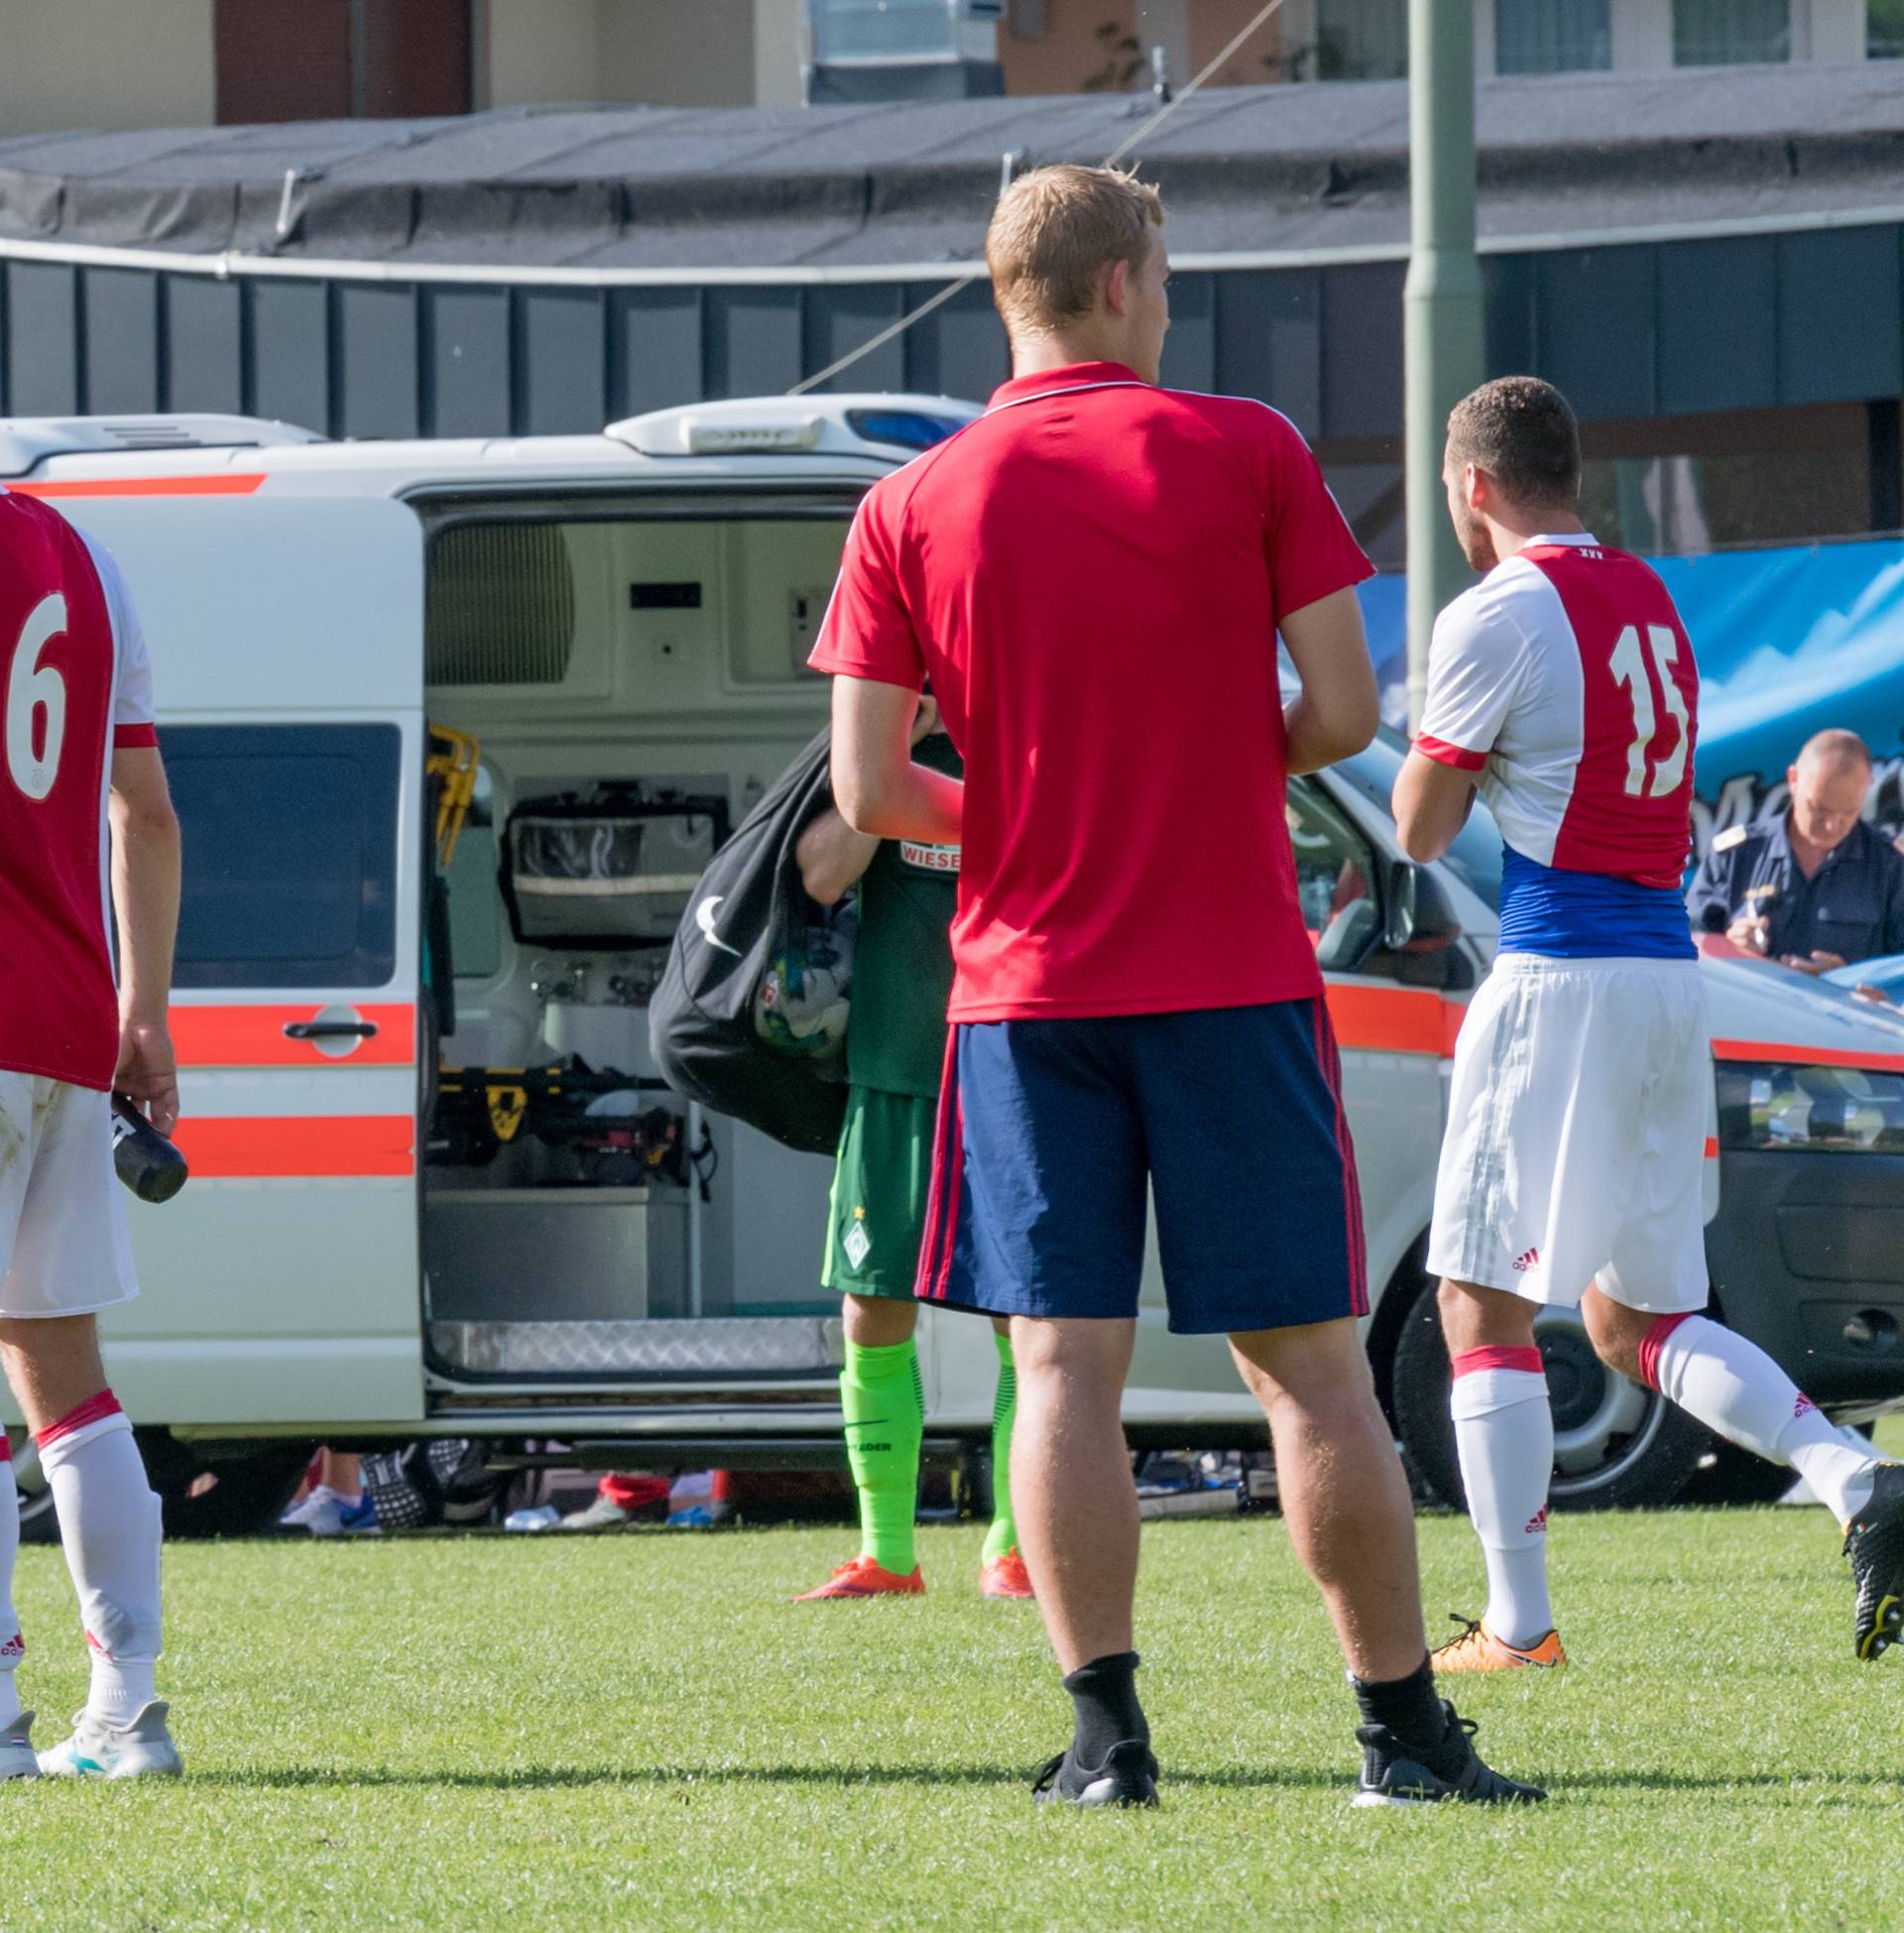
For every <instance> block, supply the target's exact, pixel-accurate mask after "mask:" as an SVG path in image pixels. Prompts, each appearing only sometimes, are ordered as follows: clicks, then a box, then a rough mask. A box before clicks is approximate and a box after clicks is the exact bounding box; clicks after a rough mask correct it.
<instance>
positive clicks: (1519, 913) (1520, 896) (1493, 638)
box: [1415, 534, 1699, 959]
mask: <svg viewBox="0 0 1904 1933" xmlns="http://www.w3.org/2000/svg"><path fill="white" fill-rule="evenodd" d="M1698 715H1699V670H1698V667H1697V665H1696V664H1694V662H1693V648H1692V645H1691V643H1690V642H1689V640H1688V639H1687V636H1686V628H1685V626H1684V625H1683V624H1682V623H1681V622H1680V618H1679V613H1678V612H1677V611H1676V610H1675V609H1674V608H1673V600H1672V598H1671V596H1670V595H1669V594H1668V592H1667V590H1666V586H1665V585H1664V584H1663V583H1661V582H1660V580H1659V577H1658V576H1657V575H1656V574H1655V572H1654V571H1653V570H1652V569H1651V568H1650V567H1649V566H1648V565H1646V564H1644V563H1642V562H1641V561H1640V560H1639V558H1637V557H1634V556H1629V555H1628V554H1627V553H1626V552H1625V551H1623V550H1612V549H1608V548H1607V547H1606V545H1604V544H1600V543H1598V542H1596V541H1595V539H1593V538H1592V537H1589V536H1586V535H1584V534H1583V535H1579V536H1571V537H1537V538H1535V539H1534V540H1533V541H1532V543H1530V544H1527V546H1526V547H1525V548H1524V549H1522V550H1521V551H1520V552H1519V554H1518V555H1516V556H1514V557H1510V558H1509V559H1508V560H1507V561H1506V562H1505V563H1502V564H1498V565H1496V566H1495V568H1494V569H1492V570H1490V571H1489V572H1488V573H1487V576H1486V577H1485V578H1483V579H1482V581H1481V582H1480V583H1479V584H1477V585H1476V586H1475V587H1474V589H1473V590H1470V591H1467V592H1464V593H1463V595H1462V596H1460V597H1458V598H1456V600H1455V601H1454V602H1453V603H1452V604H1451V605H1449V606H1448V608H1447V609H1446V610H1445V611H1444V612H1442V614H1441V616H1440V617H1439V618H1438V619H1437V620H1436V622H1435V635H1434V642H1433V645H1432V646H1431V648H1430V652H1429V659H1428V701H1427V706H1426V709H1425V711H1424V713H1423V717H1422V728H1421V734H1420V736H1419V737H1418V738H1417V740H1416V742H1415V749H1416V750H1417V751H1418V752H1421V753H1423V754H1425V755H1426V756H1427V757H1428V758H1431V759H1435V760H1438V761H1439V762H1440V763H1442V764H1443V765H1452V766H1456V767H1458V768H1460V769H1461V770H1462V771H1464V772H1473V773H1476V774H1478V775H1479V778H1478V785H1479V788H1480V791H1481V795H1482V796H1483V797H1484V798H1485V799H1486V800H1487V804H1488V807H1489V809H1490V810H1491V811H1492V812H1493V815H1494V820H1495V823H1496V824H1497V825H1498V826H1499V828H1500V832H1501V837H1502V838H1503V839H1504V840H1505V841H1506V846H1507V855H1506V863H1505V865H1504V867H1503V870H1502V877H1501V907H1500V950H1501V951H1502V952H1503V953H1513V952H1518V953H1541V954H1548V955H1552V956H1554V957H1556V958H1562V959H1578V958H1606V957H1628V958H1632V957H1638V958H1645V959H1690V958H1692V957H1693V945H1692V937H1691V933H1690V931H1689V929H1688V924H1687V919H1686V908H1685V903H1684V901H1683V900H1682V899H1681V897H1680V894H1681V884H1682V880H1683V878H1684V875H1685V871H1686V864H1687V860H1688V857H1689V854H1690V852H1691V847H1692V819H1691V813H1692V798H1693V747H1694V744H1695V741H1696V738H1697V734H1698Z"/></svg>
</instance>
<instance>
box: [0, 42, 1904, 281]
mask: <svg viewBox="0 0 1904 1933" xmlns="http://www.w3.org/2000/svg"><path fill="white" fill-rule="evenodd" d="M1152 108H1153V103H1152V101H1151V100H1150V98H1149V96H1148V95H1142V96H1123V95H1120V96H1106V95H1068V96H1061V97H1057V98H1051V99H1025V98H1016V99H1002V100H972V101H944V102H902V103H894V104H882V105H875V106H858V107H812V108H761V109H743V108H724V109H710V108H667V107H638V108H593V107H561V108H538V109H533V110H506V111H498V112H493V113H487V114H480V115H476V116H473V117H470V118H468V119H460V120H440V121H410V122H393V121H333V122H304V123H292V124H286V125H278V126H262V127H239V128H212V129H181V130H172V131H166V130H154V131H138V132H130V133H117V134H113V133H107V134H97V133H94V134H88V133H72V134H61V135H36V136H28V137H24V138H18V139H13V140H0V238H5V239H15V240H32V241H39V242H49V243H55V244H58V243H60V242H65V243H72V244H104V245H115V246H126V247H144V248H158V249H169V250H176V251H179V252H181V253H190V254H219V253H223V252H225V251H235V252H240V253H247V254H276V255H282V256H286V257H292V258H296V257H308V258H318V259H342V260H361V261H366V262H379V263H385V264H390V265H393V266H398V265H405V264H410V265H416V266H418V267H420V266H423V265H426V264H452V263H453V264H468V265H471V266H492V267H503V266H508V267H518V268H532V269H533V268H537V267H552V266H563V267H570V268H590V267H596V268H654V269H681V270H696V269H727V270H733V269H737V268H739V269H746V268H758V267H779V268H799V267H802V266H816V267H817V266H827V265H833V266H840V267H847V266H853V265H861V266H868V267H870V266H875V265H882V264H926V263H931V262H939V261H969V260H972V259H974V258H976V257H977V256H978V254H979V253H980V247H981V240H982V236H983V232H984V225H985V219H986V215H987V212H988V210H989V208H990V206H991V202H992V199H993V197H994V195H995V194H996V192H997V189H998V183H999V174H1000V157H1001V156H1002V155H1003V154H1004V153H1006V152H1007V151H1011V150H1015V151H1017V153H1018V154H1019V156H1020V158H1021V160H1020V166H1029V165H1033V164H1036V163H1038V162H1043V161H1058V160H1083V161H1095V160H1101V159H1102V158H1103V157H1104V156H1106V155H1107V154H1108V153H1110V152H1111V151H1112V150H1113V149H1114V148H1116V147H1118V146H1119V145H1120V144H1121V143H1123V142H1124V141H1125V140H1126V139H1127V137H1128V136H1129V135H1130V134H1131V133H1132V132H1133V131H1134V130H1135V129H1136V128H1138V127H1139V126H1140V125H1141V122H1142V119H1143V117H1144V116H1146V115H1147V114H1148V113H1150V112H1151V110H1152ZM1477 112H1478V132H1479V142H1480V147H1481V167H1480V176H1481V191H1482V204H1481V206H1482V212H1481V228H1482V233H1483V236H1484V237H1485V238H1494V239H1496V240H1500V241H1511V239H1512V238H1515V237H1530V238H1531V237H1536V236H1551V235H1555V234H1581V235H1589V234H1606V233H1608V232H1611V231H1619V230H1625V229H1632V228H1645V229H1674V228H1680V227H1688V226H1694V225H1699V224H1706V223H1711V222H1716V221H1737V220H1740V219H1747V220H1749V219H1754V218H1770V219H1771V220H1772V221H1774V222H1775V221H1776V220H1777V219H1778V218H1779V217H1780V216H1782V215H1787V214H1790V215H1798V214H1800V213H1803V215H1805V216H1806V217H1808V220H1809V222H1810V223H1815V222H1816V220H1817V218H1818V217H1819V216H1820V215H1821V214H1823V215H1830V214H1832V213H1834V212H1846V213H1848V212H1850V211H1853V210H1863V209H1874V208H1879V207H1886V206H1889V207H1896V206H1897V205H1899V204H1904V69H1900V68H1899V67H1897V66H1893V65H1891V64H1890V63H1887V62H1873V63H1869V64H1862V65H1857V66H1845V67H1820V66H1812V65H1794V66H1781V67H1771V66H1763V67H1708V68H1698V69H1691V70H1682V71H1678V72H1672V73H1659V74H1652V73H1640V74H1636V73H1590V74H1566V75H1557V76H1550V77H1543V78H1539V79H1530V78H1526V77H1520V76H1516V77H1512V78H1498V79H1491V80H1486V81H1483V82H1482V83H1481V86H1480V90H1479V98H1478V104H1477ZM1406 140H1407V90H1406V86H1405V84H1404V83H1401V82H1387V81H1377V82H1355V83H1346V82H1328V83H1309V84H1302V85H1281V86H1267V87H1246V88H1224V89H1211V90H1209V91H1206V92H1204V93H1202V94H1199V95H1197V96H1196V97H1194V98H1193V99H1191V100H1190V101H1188V102H1186V103H1185V104H1184V105H1183V107H1182V108H1181V109H1180V110H1179V111H1178V112H1177V113H1176V114H1175V115H1174V116H1173V117H1172V118H1171V120H1170V121H1169V122H1168V123H1167V124H1166V125H1165V126H1164V127H1163V128H1161V129H1160V130H1159V131H1157V132H1156V133H1155V134H1153V135H1151V136H1148V137H1146V138H1145V139H1144V140H1143V141H1142V143H1141V144H1140V145H1139V147H1138V148H1137V149H1136V151H1135V153H1134V155H1133V157H1132V159H1133V160H1134V161H1135V162H1137V163H1138V164H1139V165H1140V166H1141V167H1142V169H1143V172H1144V173H1145V174H1146V176H1148V177H1149V178H1150V179H1153V180H1156V181H1159V182H1161V184H1162V185H1163V187H1164V189H1165V191H1166V193H1167V194H1168V196H1169V200H1170V210H1171V243H1172V248H1173V251H1174V252H1175V253H1176V254H1178V255H1179V256H1182V255H1201V254H1219V253H1224V254H1227V253H1235V252H1244V251H1255V250H1285V249H1287V250H1301V249H1311V248H1330V249H1344V250H1349V251H1357V250H1365V249H1366V250H1368V251H1369V252H1371V253H1374V252H1390V251H1392V250H1393V249H1394V248H1395V247H1396V246H1398V245H1400V244H1403V243H1405V241H1406V239H1407V228H1408V212H1407V172H1406ZM288 170H297V171H298V173H299V177H300V179H299V180H298V181H297V184H296V186H295V189H294V193H293V200H292V208H293V212H294V219H293V221H292V223H291V226H290V229H289V232H288V233H287V235H286V236H284V237H283V238H280V236H279V234H278V222H279V216H280V209H281V202H282V198H283V195H284V184H285V176H286V173H287V171H288Z"/></svg>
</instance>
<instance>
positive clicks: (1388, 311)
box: [1319, 262, 1406, 436]
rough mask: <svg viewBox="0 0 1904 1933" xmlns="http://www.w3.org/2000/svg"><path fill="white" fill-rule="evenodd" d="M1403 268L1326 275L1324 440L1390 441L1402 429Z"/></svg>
mask: <svg viewBox="0 0 1904 1933" xmlns="http://www.w3.org/2000/svg"><path fill="white" fill-rule="evenodd" d="M1405 273H1406V271H1405V270H1404V269H1403V268H1402V265H1401V264H1400V263H1399V262H1367V263H1363V262H1358V263H1351V264H1349V265H1347V266H1345V267H1343V268H1339V269H1325V270H1324V271H1323V272H1322V424H1321V428H1320V432H1319V433H1320V434H1322V435H1324V436H1392V435H1394V434H1395V433H1396V432H1397V431H1398V430H1399V429H1400V427H1401V284H1402V279H1403V276H1404V274H1405Z"/></svg>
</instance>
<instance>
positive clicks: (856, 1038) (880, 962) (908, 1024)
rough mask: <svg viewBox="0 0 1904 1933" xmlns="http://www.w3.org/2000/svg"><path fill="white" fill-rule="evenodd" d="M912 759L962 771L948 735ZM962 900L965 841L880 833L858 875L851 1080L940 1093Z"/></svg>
mask: <svg viewBox="0 0 1904 1933" xmlns="http://www.w3.org/2000/svg"><path fill="white" fill-rule="evenodd" d="M912 756H913V758H914V759H915V760H916V761H917V762H918V763H919V764H920V765H922V766H928V767H930V768H931V770H932V771H934V772H943V773H945V774H946V775H947V776H948V777H950V778H953V779H959V778H963V777H964V774H965V766H964V762H963V761H962V760H961V759H960V757H959V755H958V752H957V751H956V750H955V749H954V747H953V744H952V741H951V740H950V739H949V738H947V737H946V736H945V734H944V733H943V732H934V733H933V734H932V736H931V737H930V738H928V739H925V740H924V741H923V742H922V743H921V744H919V746H918V747H917V748H916V749H915V750H914V751H913V754H912ZM958 900H959V849H958V847H957V846H924V845H918V844H915V843H914V842H913V841H912V840H910V839H883V840H881V842H880V849H879V851H878V852H877V853H875V854H874V856H873V863H872V865H871V866H869V867H868V868H867V869H866V875H865V877H864V878H863V879H862V880H861V881H860V929H859V936H858V938H857V940H856V941H855V942H854V949H853V1004H852V1008H851V1011H850V1013H849V1016H848V1020H847V1031H846V1077H847V1079H848V1081H849V1082H851V1083H852V1085H853V1086H855V1087H870V1088H877V1089H878V1090H879V1091H880V1092H881V1093H884V1094H911V1095H916V1096H919V1097H921V1098H923V1099H927V1100H929V1099H931V1098H932V1097H933V1096H934V1095H936V1094H937V1093H938V1091H939V1077H940V1074H941V1072H942V1071H943V1069H944V1065H945V1010H946V1006H947V1003H948V1002H949V1001H950V1000H951V998H952V938H951V930H952V915H953V913H954V911H956V910H957V907H958Z"/></svg>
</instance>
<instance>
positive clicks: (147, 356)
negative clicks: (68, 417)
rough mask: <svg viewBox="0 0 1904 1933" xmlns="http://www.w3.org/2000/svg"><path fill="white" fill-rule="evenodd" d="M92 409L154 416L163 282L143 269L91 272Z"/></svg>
mask: <svg viewBox="0 0 1904 1933" xmlns="http://www.w3.org/2000/svg"><path fill="white" fill-rule="evenodd" d="M83 274H84V277H85V291H86V408H87V409H88V410H92V411H95V412H97V413H98V414H99V415H101V416H127V415H131V414H133V413H134V412H139V413H148V414H149V413H150V412H152V411H154V410H157V409H159V408H160V407H161V404H160V393H159V374H160V371H159V363H160V355H159V278H158V277H157V276H152V275H147V274H146V273H145V272H144V271H143V270H140V269H87V270H85V271H83Z"/></svg>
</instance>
